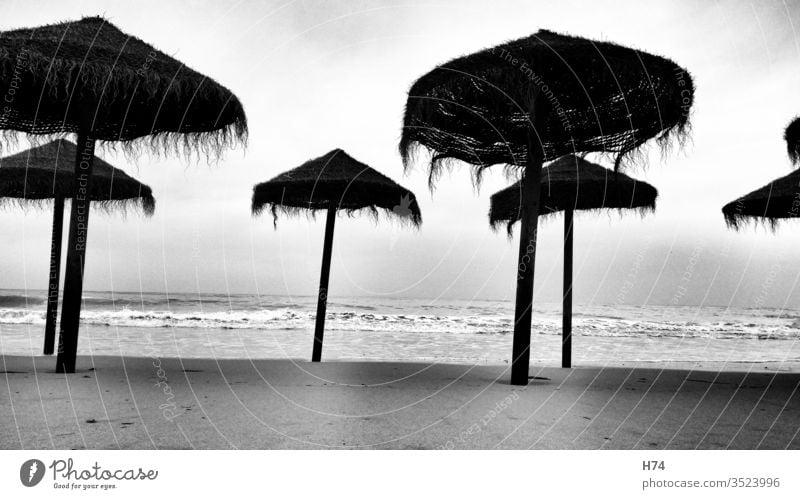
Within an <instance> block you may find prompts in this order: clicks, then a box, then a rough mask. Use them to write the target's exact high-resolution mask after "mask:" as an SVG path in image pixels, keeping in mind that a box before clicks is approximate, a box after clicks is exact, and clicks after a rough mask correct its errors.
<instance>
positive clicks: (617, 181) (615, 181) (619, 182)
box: [489, 155, 658, 367]
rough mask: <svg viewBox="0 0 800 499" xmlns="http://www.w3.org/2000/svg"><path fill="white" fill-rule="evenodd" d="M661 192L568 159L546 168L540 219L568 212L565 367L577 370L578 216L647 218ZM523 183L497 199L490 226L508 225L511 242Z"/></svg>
mask: <svg viewBox="0 0 800 499" xmlns="http://www.w3.org/2000/svg"><path fill="white" fill-rule="evenodd" d="M657 197H658V191H657V190H656V188H655V187H653V186H652V185H650V184H648V183H647V182H642V181H639V180H636V179H633V178H631V177H629V176H627V175H625V174H624V173H620V172H614V171H612V170H609V169H607V168H603V167H602V166H600V165H597V164H594V163H590V162H589V161H586V160H584V159H583V158H580V157H578V156H574V155H568V156H564V157H562V158H559V159H558V160H556V161H554V162H552V163H550V164H549V165H548V166H547V167H545V168H542V181H541V200H542V207H541V210H540V211H539V215H540V216H547V215H552V214H554V213H557V212H559V211H563V212H564V294H563V311H562V315H563V320H562V331H561V334H562V342H561V367H572V257H573V249H572V248H573V246H572V238H573V233H574V225H573V212H574V210H581V211H594V210H601V209H615V210H619V211H622V210H637V211H638V212H639V213H640V214H642V215H644V214H646V213H648V212H653V211H655V209H656V198H657ZM521 208H522V182H521V181H520V182H516V183H514V184H513V185H511V186H509V187H506V188H505V189H503V190H501V191H499V192H496V193H495V194H493V195H492V197H491V201H490V208H489V223H490V224H491V226H492V228H494V229H497V228H498V227H499V226H500V225H502V224H504V223H505V224H506V228H507V229H508V234H509V236H510V235H511V230H512V227H513V225H514V223H515V222H516V221H517V220H519V219H520V212H521V211H522V210H521Z"/></svg>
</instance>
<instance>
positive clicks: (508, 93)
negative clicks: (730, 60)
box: [400, 30, 694, 182]
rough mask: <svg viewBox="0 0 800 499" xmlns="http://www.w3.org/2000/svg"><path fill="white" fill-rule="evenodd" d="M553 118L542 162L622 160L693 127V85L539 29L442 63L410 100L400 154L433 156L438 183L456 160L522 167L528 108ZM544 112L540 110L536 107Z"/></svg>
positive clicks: (640, 60)
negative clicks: (576, 156)
mask: <svg viewBox="0 0 800 499" xmlns="http://www.w3.org/2000/svg"><path fill="white" fill-rule="evenodd" d="M537 93H538V95H539V97H537V99H538V100H537V102H541V101H542V100H546V101H547V104H549V110H550V111H549V113H548V116H547V117H546V119H545V126H544V127H543V129H539V128H537V134H538V138H539V140H541V142H542V146H543V153H544V158H543V159H544V161H552V160H554V159H556V158H558V157H560V156H563V155H565V154H572V153H576V152H604V153H610V154H612V155H613V156H614V159H615V163H614V169H615V170H617V169H618V166H619V164H620V161H621V160H622V158H623V157H624V156H625V155H627V154H629V153H631V152H632V151H634V150H635V149H637V148H638V147H639V146H640V145H642V144H644V143H645V142H646V141H648V140H649V139H651V138H653V137H658V139H659V142H660V143H662V144H664V145H665V144H666V143H667V142H668V138H669V137H671V136H672V135H673V134H677V136H678V137H679V138H682V137H683V136H684V135H685V134H686V132H687V127H688V123H689V122H688V118H689V110H690V108H691V105H692V101H693V95H694V86H693V83H692V79H691V76H690V75H689V73H688V72H687V71H686V70H684V69H683V68H681V67H680V66H678V65H676V64H675V63H674V62H672V61H670V60H669V59H666V58H663V57H659V56H655V55H651V54H648V53H645V52H642V51H639V50H634V49H631V48H627V47H622V46H619V45H615V44H613V43H609V42H598V41H593V40H588V39H584V38H579V37H573V36H566V35H561V34H558V33H553V32H551V31H545V30H541V31H538V32H537V33H535V34H533V35H531V36H529V37H527V38H522V39H519V40H514V41H511V42H508V43H505V44H503V45H500V46H497V47H494V48H490V49H486V50H483V51H481V52H477V53H475V54H471V55H467V56H464V57H460V58H457V59H454V60H452V61H450V62H447V63H445V64H442V65H441V66H439V67H437V68H435V69H434V70H432V71H431V72H429V73H427V74H426V75H424V76H422V77H421V78H420V79H419V80H417V81H416V82H415V83H414V85H413V86H412V87H411V89H410V90H409V92H408V102H407V105H406V112H405V118H404V122H403V133H402V138H401V141H400V152H401V154H402V155H403V158H404V162H405V164H406V165H408V163H409V159H410V156H411V154H412V152H413V150H414V149H415V147H416V146H418V145H421V146H424V147H426V148H427V149H429V150H431V151H432V157H431V164H430V177H431V182H433V181H434V180H435V178H436V176H437V174H438V173H439V171H440V168H441V167H442V166H443V165H444V164H446V163H443V162H445V161H446V160H449V159H457V160H461V161H464V162H466V163H469V164H471V165H473V167H474V173H475V174H476V179H478V180H479V179H480V172H481V171H482V170H483V169H484V168H487V167H489V166H492V165H495V164H507V165H512V166H524V165H525V164H526V156H525V154H526V148H527V145H526V144H527V142H526V137H527V134H528V132H529V130H530V126H531V122H530V116H529V112H530V110H531V100H532V97H533V96H534V95H536V94H537ZM537 105H538V104H537Z"/></svg>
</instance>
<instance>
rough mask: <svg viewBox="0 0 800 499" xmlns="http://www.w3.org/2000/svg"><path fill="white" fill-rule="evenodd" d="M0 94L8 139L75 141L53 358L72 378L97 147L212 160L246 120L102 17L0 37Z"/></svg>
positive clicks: (192, 76) (213, 87) (0, 117)
mask: <svg viewBox="0 0 800 499" xmlns="http://www.w3.org/2000/svg"><path fill="white" fill-rule="evenodd" d="M0 92H5V94H6V97H5V100H4V102H3V104H2V105H3V108H2V112H0V130H5V132H4V134H3V137H4V138H5V139H6V140H13V139H15V138H16V136H17V135H18V132H24V133H27V134H31V135H36V136H44V137H53V136H55V137H62V136H64V135H66V134H76V135H77V141H76V142H77V145H78V147H77V153H76V156H75V174H74V185H75V193H74V196H73V200H74V201H73V203H72V210H71V214H70V229H69V244H68V246H67V269H66V274H65V279H64V300H63V310H62V312H61V333H60V335H59V351H58V358H57V360H56V370H57V371H58V372H74V371H75V357H76V355H77V347H78V325H79V319H80V306H81V293H82V288H83V268H84V266H85V251H86V237H87V232H86V223H87V222H88V217H89V204H90V197H89V196H88V195H87V193H88V192H91V191H92V187H91V184H92V179H93V175H92V171H93V160H94V150H95V143H96V142H97V141H99V142H100V143H101V144H107V143H111V144H114V143H116V144H119V145H120V146H121V147H122V148H123V149H124V150H126V151H127V152H130V153H133V154H136V153H139V152H141V151H142V150H149V151H154V152H158V151H163V152H169V151H175V152H179V153H180V152H182V153H185V154H186V155H190V154H191V153H192V152H197V154H198V155H200V154H204V155H209V154H214V155H219V154H220V152H221V150H222V149H223V148H224V147H227V146H229V145H234V144H236V143H243V142H244V141H245V140H246V135H247V120H246V117H245V114H244V110H243V108H242V105H241V104H240V102H239V100H238V99H237V98H236V96H234V95H233V93H231V91H230V90H228V89H226V88H225V87H223V86H221V85H219V84H218V83H216V82H215V81H214V80H212V79H210V78H208V77H206V76H204V75H202V74H200V73H198V72H196V71H194V70H192V69H189V68H188V67H186V66H185V65H184V64H182V63H181V62H179V61H178V60H176V59H174V58H172V57H170V56H168V55H167V54H165V53H164V52H161V51H159V50H157V49H155V48H154V47H152V46H151V45H148V44H147V43H145V42H143V41H142V40H140V39H138V38H136V37H133V36H130V35H127V34H125V33H123V32H122V31H120V30H119V29H118V28H116V27H115V26H114V25H112V24H111V23H109V22H108V21H106V20H105V19H102V18H99V17H91V18H84V19H81V20H79V21H71V22H65V23H59V24H52V25H47V26H41V27H37V28H31V29H18V30H13V31H6V32H3V33H0Z"/></svg>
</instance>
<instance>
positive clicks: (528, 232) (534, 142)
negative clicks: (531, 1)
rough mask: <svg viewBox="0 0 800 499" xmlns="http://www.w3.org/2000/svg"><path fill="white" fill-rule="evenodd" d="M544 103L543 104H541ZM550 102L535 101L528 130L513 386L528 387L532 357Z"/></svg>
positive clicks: (513, 350)
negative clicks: (545, 127) (543, 136)
mask: <svg viewBox="0 0 800 499" xmlns="http://www.w3.org/2000/svg"><path fill="white" fill-rule="evenodd" d="M539 101H541V102H539ZM545 108H546V99H536V98H535V97H534V98H533V103H532V105H531V110H530V119H531V127H530V128H529V129H528V144H527V146H528V147H527V165H526V167H525V173H524V175H523V177H522V206H521V207H520V208H521V210H522V220H521V224H520V226H521V227H520V238H519V261H518V265H517V296H516V306H515V309H514V339H513V344H512V356H511V384H512V385H527V384H528V367H529V364H530V358H531V308H532V307H533V271H534V266H535V264H536V236H537V229H538V223H539V201H540V198H541V193H542V186H541V178H542V161H543V159H544V151H543V150H542V140H541V138H540V137H539V135H538V134H537V131H538V132H539V133H542V132H543V131H544V130H543V127H542V126H541V125H542V124H543V123H544V120H543V118H544V116H545V113H546V110H545Z"/></svg>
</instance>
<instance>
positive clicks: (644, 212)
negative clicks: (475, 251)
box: [489, 202, 656, 239]
mask: <svg viewBox="0 0 800 499" xmlns="http://www.w3.org/2000/svg"><path fill="white" fill-rule="evenodd" d="M562 211H563V210H561V211H552V212H550V213H545V214H544V215H539V220H540V222H543V223H549V222H550V221H551V220H552V219H553V218H555V217H556V216H558V214H559V213H561V212H562ZM575 211H576V215H577V214H578V213H592V214H594V213H600V212H606V213H608V215H609V217H610V216H611V214H612V213H613V212H616V213H617V214H618V215H619V218H620V219H621V218H622V217H623V216H625V214H627V213H630V212H631V211H633V212H634V213H636V214H637V215H638V216H639V218H644V217H646V216H648V215H650V214H652V213H655V211H656V204H655V202H654V203H653V204H652V205H647V206H636V207H634V208H592V209H588V210H584V209H581V210H575ZM517 222H519V220H513V221H509V220H502V219H498V220H491V221H490V222H489V225H490V226H491V228H492V231H494V232H499V231H500V228H501V227H502V226H503V225H505V227H506V233H507V234H506V235H507V236H508V238H509V239H513V237H514V225H515V224H516V223H517Z"/></svg>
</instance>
